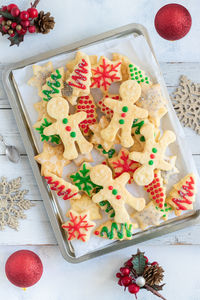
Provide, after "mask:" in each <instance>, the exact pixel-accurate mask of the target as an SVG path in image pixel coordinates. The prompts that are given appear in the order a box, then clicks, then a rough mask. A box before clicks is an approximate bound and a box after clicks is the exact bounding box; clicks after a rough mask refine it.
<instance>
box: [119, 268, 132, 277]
mask: <svg viewBox="0 0 200 300" xmlns="http://www.w3.org/2000/svg"><path fill="white" fill-rule="evenodd" d="M120 272H121V273H122V274H123V275H124V276H127V275H129V274H130V270H129V268H120Z"/></svg>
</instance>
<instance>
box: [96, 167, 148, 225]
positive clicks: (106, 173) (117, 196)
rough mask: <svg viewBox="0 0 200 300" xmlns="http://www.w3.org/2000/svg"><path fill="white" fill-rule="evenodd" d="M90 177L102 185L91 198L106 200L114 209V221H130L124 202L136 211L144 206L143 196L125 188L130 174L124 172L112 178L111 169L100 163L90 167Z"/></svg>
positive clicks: (97, 200)
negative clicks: (134, 194)
mask: <svg viewBox="0 0 200 300" xmlns="http://www.w3.org/2000/svg"><path fill="white" fill-rule="evenodd" d="M90 178H91V180H92V182H94V183H95V184H99V185H101V186H102V187H103V189H101V190H100V191H99V192H98V193H97V194H95V195H94V196H93V197H92V200H93V201H94V202H95V203H99V202H101V201H103V200H107V201H108V202H109V203H110V204H111V205H112V207H113V209H114V211H115V218H114V219H115V222H117V223H125V222H130V218H129V214H128V212H127V210H126V208H125V203H127V204H128V205H130V206H131V207H132V208H134V209H136V210H138V211H141V210H142V209H143V208H144V206H145V200H144V198H136V197H134V196H132V195H131V194H130V193H129V192H128V191H127V189H126V188H125V185H126V184H127V182H128V180H129V179H130V175H129V174H128V173H124V174H122V175H121V176H119V177H118V178H117V179H115V180H114V179H113V178H112V171H111V169H110V168H109V167H107V166H105V165H102V164H101V165H97V166H95V167H93V168H92V169H91V171H90Z"/></svg>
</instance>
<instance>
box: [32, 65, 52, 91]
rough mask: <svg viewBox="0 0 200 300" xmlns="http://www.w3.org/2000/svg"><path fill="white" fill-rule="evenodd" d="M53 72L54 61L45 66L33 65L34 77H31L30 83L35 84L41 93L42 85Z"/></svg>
mask: <svg viewBox="0 0 200 300" xmlns="http://www.w3.org/2000/svg"><path fill="white" fill-rule="evenodd" d="M52 72H53V64H52V62H48V63H47V64H45V65H43V66H39V65H33V77H32V78H31V79H29V81H28V84H29V85H31V86H34V87H36V88H37V89H38V92H39V93H40V92H41V90H42V86H43V85H44V84H45V82H46V79H47V78H48V77H49V76H50V75H51V73H52Z"/></svg>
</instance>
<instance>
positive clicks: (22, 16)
mask: <svg viewBox="0 0 200 300" xmlns="http://www.w3.org/2000/svg"><path fill="white" fill-rule="evenodd" d="M28 18H29V13H28V12H27V11H25V10H24V11H22V12H21V13H20V19H21V20H22V21H26V20H28Z"/></svg>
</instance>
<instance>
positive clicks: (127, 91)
mask: <svg viewBox="0 0 200 300" xmlns="http://www.w3.org/2000/svg"><path fill="white" fill-rule="evenodd" d="M119 94H120V96H121V98H122V100H121V101H118V100H113V99H110V98H107V99H106V100H105V105H106V106H108V107H109V108H111V109H113V111H114V113H113V117H112V119H111V121H110V123H109V125H108V126H107V127H106V128H105V129H103V130H101V136H102V138H103V139H104V140H105V141H110V142H114V140H115V138H116V135H117V133H118V132H119V133H118V134H119V138H120V141H121V145H122V146H123V147H126V148H129V147H131V146H132V145H133V143H134V140H133V138H132V136H131V130H132V124H133V120H134V119H136V118H146V117H147V116H148V111H147V110H145V109H142V108H139V107H137V106H136V105H134V103H135V102H136V101H137V100H138V98H139V97H140V94H141V88H140V86H139V84H138V83H137V82H136V81H131V80H127V81H125V82H123V83H122V84H121V85H120V89H119Z"/></svg>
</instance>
